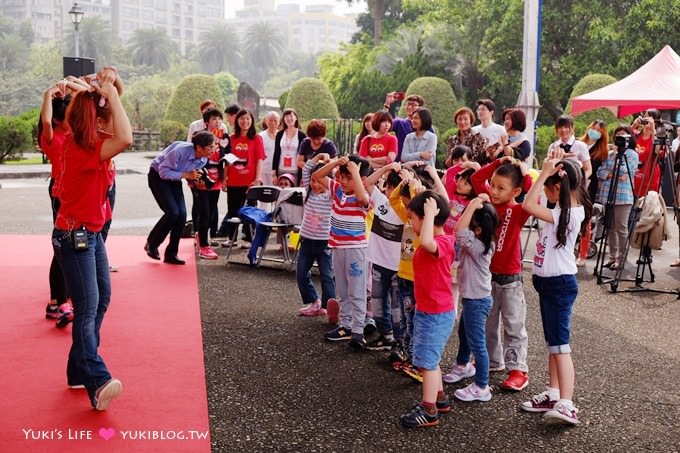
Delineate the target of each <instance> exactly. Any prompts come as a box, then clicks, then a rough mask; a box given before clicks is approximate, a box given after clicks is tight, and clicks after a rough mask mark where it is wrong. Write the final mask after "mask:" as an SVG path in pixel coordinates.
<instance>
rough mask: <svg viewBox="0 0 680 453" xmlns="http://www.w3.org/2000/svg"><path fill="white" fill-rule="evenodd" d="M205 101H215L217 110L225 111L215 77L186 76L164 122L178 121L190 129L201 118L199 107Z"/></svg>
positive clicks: (171, 100)
mask: <svg viewBox="0 0 680 453" xmlns="http://www.w3.org/2000/svg"><path fill="white" fill-rule="evenodd" d="M204 99H212V100H214V101H215V102H216V103H217V108H218V109H219V110H220V111H223V110H224V101H223V100H222V92H221V91H220V87H219V86H218V84H217V80H215V78H214V77H212V76H209V75H205V74H192V75H188V76H185V77H184V78H183V79H182V81H181V82H180V83H179V85H177V88H176V89H175V92H174V93H173V95H172V99H170V104H168V109H167V110H166V111H165V118H163V122H165V121H177V122H179V123H180V124H183V125H184V127H185V128H188V127H189V124H190V123H191V122H192V121H194V120H197V119H198V118H199V114H198V106H199V105H200V103H201V101H203V100H204ZM185 133H186V129H185ZM184 138H186V136H185V137H184Z"/></svg>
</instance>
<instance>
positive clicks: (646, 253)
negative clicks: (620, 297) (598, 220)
mask: <svg viewBox="0 0 680 453" xmlns="http://www.w3.org/2000/svg"><path fill="white" fill-rule="evenodd" d="M663 127H664V126H663V125H661V131H662V132H664V133H663V134H662V133H658V132H657V138H656V139H655V140H654V148H655V149H654V153H653V155H652V156H651V157H650V159H652V162H651V165H650V167H649V169H650V174H649V178H648V180H647V184H646V187H645V190H644V192H643V193H645V194H646V193H648V192H649V188H650V186H651V182H652V174H653V171H654V168H656V165H658V164H659V159H660V156H661V157H662V158H663V159H664V160H663V161H661V168H662V172H661V178H662V181H661V182H663V178H664V177H667V176H666V175H667V174H668V176H670V181H671V186H672V188H673V212H674V214H675V218H676V219H678V200H677V187H676V185H675V180H674V178H673V167H672V165H673V162H672V161H671V156H670V153H669V152H668V150H669V146H668V139H667V138H666V134H665V129H663ZM657 130H659V128H657ZM629 177H630V169H629ZM646 201H647V200H646V197H645V198H643V201H642V203H640V204H639V206H638V203H637V200H635V204H634V205H633V209H632V210H631V214H630V217H629V219H628V239H627V241H626V246H625V250H624V255H623V260H622V262H623V263H625V260H626V258H627V257H628V252H629V250H630V241H631V237H632V234H633V232H634V231H635V226H636V225H637V223H638V221H639V220H640V215H641V213H642V210H643V208H644V205H645V202H646ZM664 215H665V213H664ZM648 241H649V233H646V234H645V237H644V239H643V241H642V244H641V246H640V255H639V257H638V260H637V269H636V272H635V279H634V280H626V281H634V282H635V286H634V287H632V288H625V289H622V290H620V291H621V292H631V293H632V292H642V291H649V292H655V293H664V294H676V295H677V296H678V299H680V288H678V289H674V290H671V289H653V288H646V287H644V286H642V284H643V283H644V282H645V280H644V277H645V268H646V267H647V268H649V276H650V278H649V280H648V282H649V283H654V281H655V276H654V271H653V270H652V257H651V249H650V248H649V247H648V246H647V245H648ZM599 258H600V257H599V256H598V260H599ZM622 272H623V266H619V267H618V269H617V270H616V273H615V274H614V277H613V278H612V279H611V280H609V283H610V289H611V292H613V293H616V292H617V291H618V286H619V282H620V281H621V280H622V279H621V273H622ZM598 283H600V281H599V279H598Z"/></svg>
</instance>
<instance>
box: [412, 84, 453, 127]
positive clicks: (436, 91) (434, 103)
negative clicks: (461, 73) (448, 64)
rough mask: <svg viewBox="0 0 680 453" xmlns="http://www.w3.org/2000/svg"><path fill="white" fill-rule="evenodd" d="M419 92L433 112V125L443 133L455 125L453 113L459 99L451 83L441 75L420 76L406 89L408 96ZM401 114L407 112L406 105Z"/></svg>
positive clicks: (426, 105)
mask: <svg viewBox="0 0 680 453" xmlns="http://www.w3.org/2000/svg"><path fill="white" fill-rule="evenodd" d="M411 94H417V95H420V96H422V97H423V99H424V100H425V107H427V108H428V109H429V110H430V111H431V112H432V125H433V126H434V127H435V129H436V130H437V132H439V133H442V132H444V131H446V130H447V129H449V128H451V127H452V126H453V113H454V111H455V110H456V106H457V101H456V96H455V95H454V94H453V88H451V84H450V83H449V82H448V81H446V80H444V79H442V78H439V77H419V78H417V79H415V80H414V81H413V82H411V84H410V85H409V86H408V88H407V89H406V96H409V95H411ZM400 114H402V115H404V114H406V110H405V107H404V105H403V104H402V106H401V111H400Z"/></svg>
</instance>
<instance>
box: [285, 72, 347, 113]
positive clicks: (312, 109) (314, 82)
mask: <svg viewBox="0 0 680 453" xmlns="http://www.w3.org/2000/svg"><path fill="white" fill-rule="evenodd" d="M285 108H293V109H295V111H296V112H297V114H298V116H299V117H300V120H301V121H309V120H311V119H314V118H320V119H335V118H338V116H339V114H338V107H337V105H336V104H335V99H333V95H332V94H331V91H330V90H329V89H328V85H326V84H325V83H324V82H322V81H321V80H319V79H314V78H311V77H309V78H305V79H301V80H298V81H297V82H295V84H294V85H293V86H292V87H291V89H290V92H289V93H288V98H287V99H286V107H285Z"/></svg>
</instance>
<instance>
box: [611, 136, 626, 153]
mask: <svg viewBox="0 0 680 453" xmlns="http://www.w3.org/2000/svg"><path fill="white" fill-rule="evenodd" d="M614 145H615V146H616V148H617V151H618V152H619V153H624V152H625V151H626V150H627V149H628V148H630V135H628V134H626V135H617V136H615V137H614Z"/></svg>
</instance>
